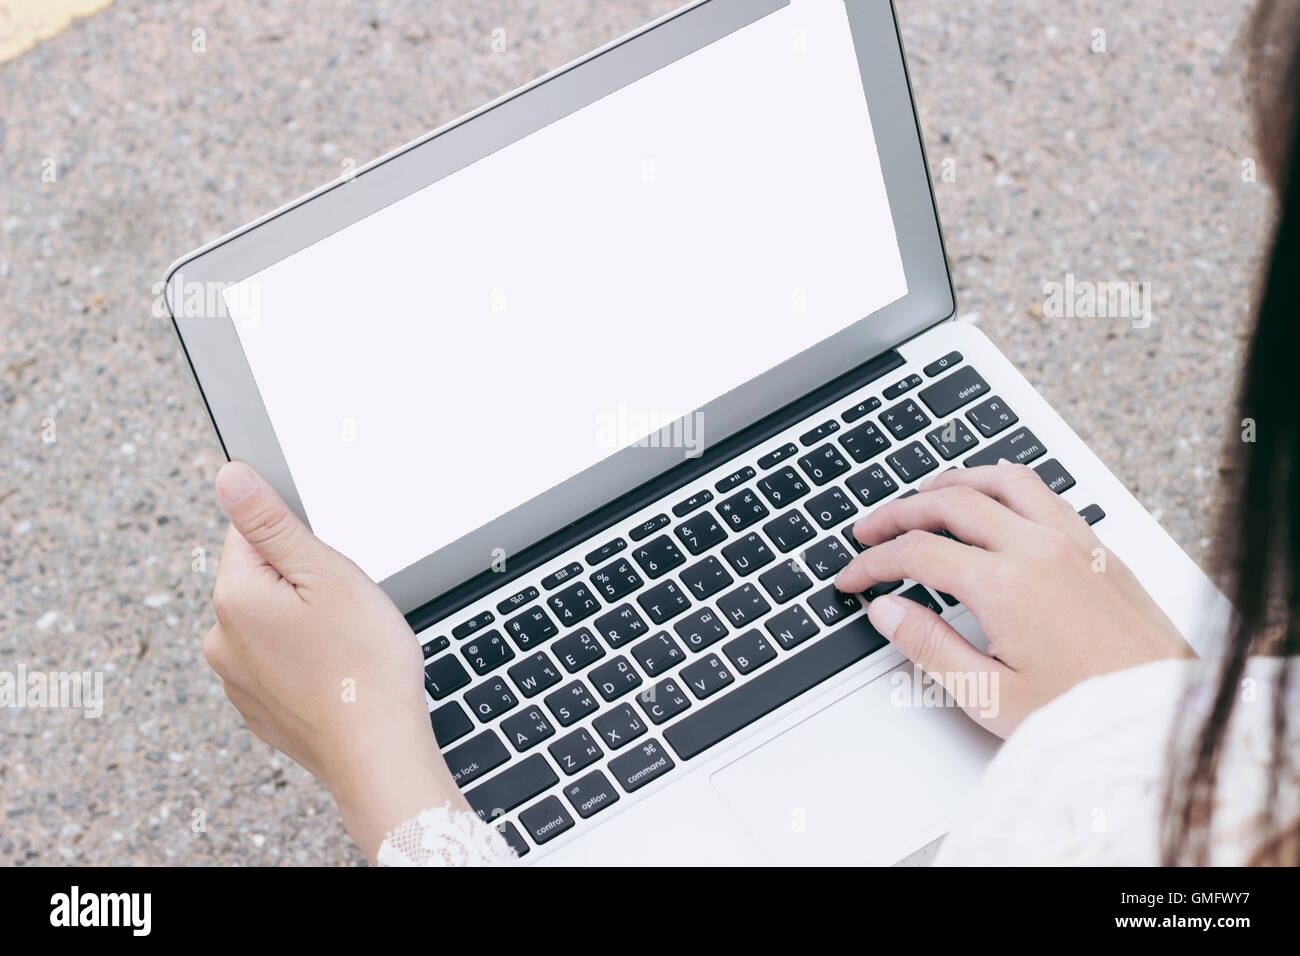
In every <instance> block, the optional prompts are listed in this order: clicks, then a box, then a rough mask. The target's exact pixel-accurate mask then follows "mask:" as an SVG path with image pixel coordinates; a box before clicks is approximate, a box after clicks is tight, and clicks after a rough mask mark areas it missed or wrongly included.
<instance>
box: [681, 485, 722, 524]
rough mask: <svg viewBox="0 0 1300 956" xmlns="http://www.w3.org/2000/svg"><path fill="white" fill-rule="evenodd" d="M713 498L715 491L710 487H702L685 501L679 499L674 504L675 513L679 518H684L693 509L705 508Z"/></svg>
mask: <svg viewBox="0 0 1300 956" xmlns="http://www.w3.org/2000/svg"><path fill="white" fill-rule="evenodd" d="M712 500H713V492H711V491H709V489H708V488H701V489H700V490H699V491H697V492H695V494H693V495H691V496H690V497H689V498H687V499H686V500H685V501H679V502H677V504H675V505H673V514H675V515H676V516H677V517H679V518H684V517H685V516H686V515H688V514H690V513H691V512H692V511H697V510H699V509H700V508H703V507H704V506H705V505H707V504H708V503H709V502H710V501H712Z"/></svg>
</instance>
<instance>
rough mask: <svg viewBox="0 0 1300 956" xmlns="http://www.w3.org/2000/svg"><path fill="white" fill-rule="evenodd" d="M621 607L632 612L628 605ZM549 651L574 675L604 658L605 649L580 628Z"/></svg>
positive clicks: (557, 642)
mask: <svg viewBox="0 0 1300 956" xmlns="http://www.w3.org/2000/svg"><path fill="white" fill-rule="evenodd" d="M623 606H624V607H626V608H627V609H628V610H629V611H631V610H632V606H631V605H630V604H625V605H623ZM632 613H633V614H635V613H636V612H635V611H632ZM608 616H609V615H606V616H605V617H608ZM600 620H602V621H603V620H605V618H604V617H602V618H601V619H600ZM597 623H599V622H597ZM551 650H552V651H553V652H554V653H555V656H556V657H558V658H559V659H560V663H561V664H563V665H564V669H565V670H566V671H568V672H569V673H570V674H576V673H577V672H578V671H580V670H582V669H583V668H584V667H586V666H587V665H588V664H594V663H595V662H596V661H598V660H600V659H601V658H602V657H604V656H605V648H603V647H601V646H600V641H598V640H596V635H594V634H592V633H591V631H589V630H587V629H586V628H585V627H580V628H578V629H577V630H576V631H574V632H573V633H572V634H569V635H568V636H566V637H562V638H560V639H559V640H558V641H556V642H555V646H554V647H552V648H551Z"/></svg>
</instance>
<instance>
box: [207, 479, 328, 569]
mask: <svg viewBox="0 0 1300 956" xmlns="http://www.w3.org/2000/svg"><path fill="white" fill-rule="evenodd" d="M217 495H218V497H220V499H221V507H222V508H224V509H225V511H226V514H227V515H229V516H230V523H231V524H232V525H234V527H235V530H236V531H238V532H239V536H240V537H241V538H243V539H244V541H245V542H247V543H248V545H249V546H251V547H252V548H253V550H254V551H255V552H256V553H257V554H258V555H259V556H260V557H261V558H262V560H264V561H265V562H266V563H267V564H269V565H270V566H271V567H273V568H275V570H276V571H278V572H279V573H280V574H281V576H283V577H285V578H288V579H289V580H290V581H293V579H294V577H295V575H300V574H302V573H305V572H307V571H310V570H311V569H313V568H314V567H316V566H317V565H319V564H320V562H321V560H322V555H323V552H324V545H323V544H321V542H320V541H319V540H317V538H316V537H315V535H313V534H312V533H311V531H309V530H308V528H307V526H306V525H304V524H303V523H302V522H301V521H299V520H298V516H297V515H295V514H294V513H293V512H292V511H290V510H289V506H288V505H286V504H285V503H284V501H283V500H282V499H281V498H280V496H279V495H277V494H276V493H275V490H274V489H272V488H271V486H270V485H268V484H267V483H266V482H265V481H264V480H263V479H262V477H261V476H260V475H259V474H258V473H257V472H255V471H254V470H253V469H252V468H250V467H249V466H248V465H246V464H244V463H243V462H242V461H232V462H228V463H227V464H226V465H225V466H223V467H222V469H221V471H219V472H217Z"/></svg>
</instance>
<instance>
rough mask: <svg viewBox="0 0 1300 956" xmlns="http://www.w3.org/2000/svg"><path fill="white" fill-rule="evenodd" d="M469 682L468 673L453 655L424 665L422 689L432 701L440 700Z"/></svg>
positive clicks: (444, 656) (446, 655)
mask: <svg viewBox="0 0 1300 956" xmlns="http://www.w3.org/2000/svg"><path fill="white" fill-rule="evenodd" d="M469 681H470V677H469V671H467V670H465V668H464V667H463V666H462V665H461V662H460V661H458V660H456V658H455V656H454V655H451V654H444V655H442V657H439V658H438V659H437V660H432V661H430V662H429V663H427V664H425V665H424V689H425V690H427V691H428V692H429V696H430V697H432V698H433V699H434V700H442V699H443V698H444V697H446V696H447V695H448V694H450V693H452V692H453V691H458V690H460V689H461V688H462V687H464V686H465V685H466V684H468V683H469Z"/></svg>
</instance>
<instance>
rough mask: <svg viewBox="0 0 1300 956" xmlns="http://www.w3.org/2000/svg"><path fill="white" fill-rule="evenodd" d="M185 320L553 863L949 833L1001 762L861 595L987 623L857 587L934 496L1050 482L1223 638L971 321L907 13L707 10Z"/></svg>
mask: <svg viewBox="0 0 1300 956" xmlns="http://www.w3.org/2000/svg"><path fill="white" fill-rule="evenodd" d="M166 302H167V306H168V308H169V310H170V312H171V316H172V318H173V322H174V325H175V328H176V331H177V333H178V335H179V336H180V340H181V344H182V347H183V350H184V353H185V355H186V357H187V359H188V362H189V364H190V366H191V368H192V370H193V373H194V376H195V379H196V381H197V384H198V386H199V389H200V391H201V393H202V396H203V399H204V401H205V402H206V405H207V408H208V411H209V413H210V417H211V420H212V423H213V425H214V427H215V429H216V433H217V437H218V439H219V441H220V442H221V445H222V448H223V450H224V451H225V453H226V454H227V455H228V456H229V457H232V458H240V459H244V460H246V461H248V462H250V463H251V464H252V465H254V466H255V467H256V468H257V469H258V470H259V471H260V472H261V473H262V474H263V475H264V476H266V477H267V479H268V480H269V481H270V482H271V483H272V485H273V486H274V487H275V488H276V489H277V490H278V491H279V492H280V494H281V495H283V497H284V499H285V500H286V501H287V502H288V503H289V504H290V506H291V507H292V508H293V509H294V510H295V511H296V512H297V513H298V514H299V515H300V516H301V517H302V518H303V519H304V520H305V521H307V522H308V523H309V524H310V526H311V527H312V528H313V530H314V531H315V532H316V533H317V534H318V535H319V536H320V537H321V538H322V539H323V540H325V541H326V542H327V543H329V544H331V545H332V546H334V547H335V548H337V549H338V550H340V551H342V552H343V553H344V554H346V555H348V556H349V557H351V558H352V559H353V560H355V561H356V562H357V563H358V564H359V565H360V566H361V568H362V569H363V570H365V571H366V572H367V573H368V574H369V575H370V576H371V577H373V578H374V579H375V580H376V581H378V582H379V583H380V584H381V586H382V587H383V589H384V591H385V592H386V593H387V594H388V595H389V596H390V597H391V598H392V600H393V601H394V602H395V603H396V604H397V606H398V607H399V608H400V609H401V610H402V612H403V613H404V614H405V615H406V617H407V620H408V621H409V622H410V624H411V627H412V629H413V630H414V632H415V634H416V635H417V637H418V640H419V641H420V642H421V644H422V646H423V649H424V657H425V661H426V664H425V685H426V690H427V694H428V707H429V713H430V720H431V722H432V725H433V729H434V731H435V735H436V738H437V740H438V743H439V745H440V747H441V748H442V751H443V753H444V755H445V757H446V759H447V762H448V764H449V766H450V767H451V770H452V773H453V774H454V776H455V778H456V779H457V781H458V783H459V785H460V786H461V788H462V790H463V791H464V792H465V794H466V797H467V799H468V800H469V803H470V804H471V806H473V807H474V809H475V810H476V811H477V812H478V813H479V815H480V816H481V817H482V818H483V819H484V820H487V821H490V822H491V823H492V824H493V825H494V826H496V827H498V828H499V829H500V831H501V832H502V833H503V834H504V835H505V837H506V838H507V839H508V840H509V841H510V843H511V844H512V845H513V846H514V847H515V848H516V849H517V851H518V852H519V854H520V855H521V857H522V859H523V861H524V862H526V863H533V862H538V863H551V864H623V865H627V864H651V865H654V864H679V865H680V864H719V863H721V864H737V865H745V864H763V863H776V864H821V863H839V864H843V863H864V864H872V863H874V864H889V863H894V862H896V861H899V860H901V859H903V858H905V857H907V856H909V855H910V854H913V853H914V852H915V851H917V850H918V849H919V848H923V847H925V846H926V845H927V844H929V843H931V842H932V841H934V840H935V839H936V838H938V837H940V836H941V835H942V834H943V833H944V832H945V831H946V829H947V828H948V827H949V826H950V825H951V822H952V820H953V818H954V815H955V814H956V813H957V812H958V811H959V810H960V808H961V806H962V803H963V800H964V799H965V797H966V795H967V794H968V793H969V792H970V790H971V789H972V787H973V786H974V785H975V783H976V781H977V780H978V778H979V776H980V774H981V772H982V771H983V769H984V767H985V766H986V764H987V763H988V761H989V759H990V757H991V756H992V755H993V754H994V752H995V751H996V748H997V745H998V741H997V740H996V739H994V738H993V737H991V736H990V735H988V734H987V733H985V732H984V731H983V730H981V729H979V728H978V727H976V726H975V725H974V724H973V723H972V722H971V721H969V720H968V719H967V718H966V717H965V716H964V715H963V714H962V713H961V711H960V710H958V709H957V708H956V707H954V706H943V704H944V703H945V701H944V700H943V699H942V695H934V694H926V693H924V690H925V688H924V687H923V685H924V681H923V680H922V678H921V676H920V675H918V674H917V673H916V672H915V671H914V670H913V668H912V667H911V665H910V664H909V663H908V662H906V661H905V660H904V659H903V658H902V656H901V655H900V654H899V653H898V652H897V651H895V650H894V649H893V648H892V647H891V646H890V644H889V643H888V642H887V641H886V640H885V639H883V638H882V637H881V636H880V635H879V634H878V633H877V632H876V631H875V630H874V629H873V628H872V627H871V625H870V623H869V622H868V620H867V617H866V613H865V610H864V608H865V601H866V600H868V599H869V598H870V597H871V596H873V595H874V594H876V593H882V592H893V593H898V594H902V595H904V596H905V597H908V598H910V599H912V600H915V601H918V602H920V603H923V604H926V605H928V606H930V607H931V608H933V609H934V610H935V611H937V612H939V613H940V614H942V615H943V617H944V618H945V619H946V620H947V621H949V622H950V623H951V624H952V625H953V626H954V627H955V628H956V629H957V630H958V631H960V632H961V633H962V634H963V635H965V636H966V637H967V638H969V639H970V640H971V641H972V642H974V643H975V644H977V645H980V646H983V644H984V639H983V637H982V635H981V634H980V630H979V626H978V624H977V622H976V621H975V620H974V618H973V617H972V616H971V615H970V614H969V613H967V611H966V610H965V608H964V607H962V606H961V605H960V604H958V603H956V601H955V599H954V598H952V597H951V596H949V595H944V594H940V593H937V592H935V591H934V590H932V589H930V588H928V587H926V586H925V584H924V583H917V582H913V581H899V582H887V583H882V584H880V585H878V586H877V588H875V589H873V592H869V593H868V594H867V595H861V596H859V595H846V594H841V593H839V592H837V591H836V590H835V588H834V586H833V584H832V581H833V578H834V575H835V573H836V572H837V571H838V570H839V569H840V568H841V567H843V566H844V564H846V563H847V562H848V561H849V560H850V559H851V557H852V556H853V554H854V553H855V551H856V549H857V548H858V547H859V546H858V545H857V544H856V542H855V540H854V538H853V536H852V532H851V529H852V526H853V524H854V522H855V521H857V520H859V519H860V518H862V517H863V516H864V515H865V514H867V513H869V512H870V511H871V509H873V508H876V507H879V506H880V504H881V503H883V502H886V501H889V500H892V499H894V498H897V497H899V496H901V495H906V494H911V493H914V489H915V488H916V486H917V483H918V481H919V480H920V479H921V478H922V477H923V476H924V475H927V474H934V473H937V472H938V471H940V470H942V469H946V468H951V467H967V466H971V465H976V464H980V463H990V462H996V461H997V460H999V459H1001V458H1006V459H1009V460H1011V461H1016V462H1023V463H1025V464H1028V465H1030V466H1031V467H1033V468H1034V469H1035V470H1036V471H1037V472H1038V474H1039V475H1040V476H1041V477H1042V478H1043V480H1044V481H1045V482H1046V483H1047V484H1048V485H1049V486H1050V487H1051V488H1052V489H1053V490H1054V491H1055V492H1057V493H1058V494H1060V495H1062V496H1064V498H1065V499H1066V500H1067V501H1068V502H1069V503H1070V504H1071V506H1072V507H1075V508H1076V509H1077V510H1078V512H1079V513H1080V515H1081V516H1082V517H1083V518H1084V519H1085V520H1087V521H1088V522H1090V523H1092V524H1093V525H1095V528H1096V531H1097V534H1098V535H1099V536H1100V537H1101V539H1102V540H1103V541H1104V542H1105V543H1106V545H1107V546H1108V547H1110V548H1111V549H1113V550H1114V552H1115V553H1117V554H1118V555H1119V556H1121V558H1122V559H1123V560H1124V561H1125V562H1127V563H1128V564H1129V566H1130V567H1131V568H1132V569H1133V570H1134V572H1135V573H1136V574H1137V575H1138V577H1139V579H1140V580H1141V581H1142V582H1143V584H1144V585H1145V586H1146V587H1147V588H1148V590H1149V591H1150V592H1151V594H1152V596H1153V597H1154V598H1155V599H1156V601H1157V602H1158V603H1159V605H1160V606H1161V608H1163V610H1164V611H1165V612H1166V613H1167V614H1168V615H1169V616H1170V618H1171V619H1172V620H1173V621H1174V622H1175V624H1177V625H1178V626H1179V628H1180V629H1181V630H1182V631H1183V633H1184V634H1186V635H1188V636H1189V637H1190V638H1192V639H1193V640H1194V641H1196V642H1200V638H1198V637H1196V636H1195V635H1197V634H1198V633H1199V632H1198V631H1197V629H1196V626H1197V625H1198V624H1200V623H1202V622H1204V621H1205V620H1206V619H1207V614H1208V613H1209V611H1207V608H1208V609H1210V610H1214V609H1215V608H1217V607H1218V606H1219V603H1221V600H1220V599H1218V598H1217V597H1216V594H1217V592H1215V591H1214V590H1213V588H1212V586H1211V585H1210V584H1209V582H1208V581H1207V580H1206V578H1205V577H1204V575H1203V574H1202V573H1201V571H1200V570H1199V569H1198V568H1197V567H1196V565H1195V564H1194V563H1193V562H1192V561H1191V560H1190V559H1189V558H1188V557H1187V556H1186V555H1185V554H1184V553H1183V552H1182V551H1181V550H1180V549H1179V548H1178V547H1177V545H1176V544H1175V543H1174V542H1173V541H1172V540H1171V539H1170V538H1169V536H1168V535H1166V534H1165V533H1164V532H1163V531H1162V530H1161V529H1160V527H1159V526H1158V525H1157V523H1156V522H1155V520H1154V519H1153V518H1152V517H1151V516H1150V515H1149V514H1147V512H1146V511H1144V510H1143V508H1142V507H1141V506H1140V505H1139V504H1138V502H1137V501H1136V500H1135V499H1134V498H1133V497H1132V495H1130V494H1129V493H1128V492H1127V491H1126V490H1125V488H1124V487H1123V486H1122V485H1121V483H1120V482H1119V481H1118V480H1117V479H1116V478H1115V477H1114V476H1113V475H1112V474H1111V473H1110V472H1109V471H1108V470H1107V469H1106V467H1105V466H1104V465H1103V464H1102V463H1101V462H1100V461H1099V460H1098V458H1097V457H1096V456H1095V455H1094V454H1093V453H1092V452H1091V451H1090V450H1089V449H1088V447H1087V446H1086V445H1085V444H1084V443H1083V442H1082V441H1081V440H1080V439H1079V438H1078V437H1077V436H1076V435H1075V434H1074V433H1073V432H1072V431H1071V430H1070V428H1069V427H1068V426H1067V425H1066V424H1065V422H1064V421H1063V420H1062V418H1061V417H1060V416H1059V415H1058V414H1057V413H1056V412H1055V411H1053V409H1052V408H1051V407H1049V406H1048V404H1047V403H1046V402H1045V401H1044V400H1043V399H1042V398H1041V397H1040V396H1039V395H1038V393H1037V392H1036V391H1035V390H1034V388H1033V387H1032V386H1031V385H1030V384H1029V383H1028V382H1027V381H1026V380H1025V378H1024V377H1023V376H1021V375H1020V374H1019V373H1018V372H1017V371H1016V369H1015V368H1014V367H1013V366H1012V365H1011V363H1010V362H1009V361H1008V360H1007V359H1006V358H1005V357H1003V355H1002V354H1001V353H1000V352H999V351H998V350H997V349H996V348H995V347H994V346H993V344H992V343H991V342H990V341H989V340H988V339H987V338H986V337H985V336H984V335H983V334H982V333H981V332H980V331H979V330H978V329H976V328H975V327H974V326H972V325H970V324H966V323H962V322H957V321H952V319H953V317H954V315H955V306H954V296H953V289H952V283H951V280H950V277H949V272H948V268H947V264H946V260H945V254H944V248H943V243H942V240H941V237H940V230H939V223H938V220H937V217H936V210H935V206H934V201H933V196H932V193H931V187H930V176H929V173H928V170H927V165H926V160H925V156H924V153H923V149H922V143H921V138H920V135H919V131H918V126H917V119H916V113H915V109H914V104H913V101H912V95H911V91H910V88H909V81H908V77H907V71H906V66H905V62H904V55H903V50H902V45H901V41H900V36H899V30H898V24H897V22H896V19H895V12H894V9H893V7H892V4H891V3H889V2H886V0H788V2H783V0H702V2H697V3H694V4H691V5H689V6H687V7H685V8H683V9H681V10H678V11H677V12H674V13H672V14H670V15H668V16H665V17H663V18H661V19H659V20H657V21H655V22H653V23H651V24H649V25H648V26H646V27H644V28H643V29H641V30H638V31H636V32H635V33H633V34H631V35H629V36H627V37H624V38H623V39H620V40H618V41H616V42H614V43H611V44H609V45H607V46H605V47H603V48H601V49H599V50H597V51H595V52H593V53H591V54H590V55H588V56H585V57H583V58H581V59H580V60H577V61H576V62H574V63H572V64H570V65H568V66H565V67H563V68H561V69H559V70H556V71H555V72H553V73H551V74H549V75H547V76H545V77H543V78H541V79H539V80H537V81H536V82H534V83H531V84H529V85H528V86H526V87H524V88H522V89H520V90H518V91H516V92H514V93H511V94H509V95H507V96H504V97H502V98H500V99H498V100H496V101H495V102H493V103H490V104H488V105H486V106H484V107H483V108H481V109H479V110H476V111H475V112H473V113H471V114H469V115H468V116H466V117H464V118H462V119H459V120H457V121H455V122H453V123H450V124H448V125H446V126H444V127H442V128H441V129H439V130H436V131H435V132H433V133H430V134H429V135H427V136H425V137H423V138H422V139H419V140H417V141H416V142H413V143H411V144H410V145H408V146H405V147H403V148H401V149H399V150H397V151H395V152H393V153H391V154H389V155H387V156H385V157H383V158H381V159H378V160H376V161H374V162H372V163H370V164H369V165H367V166H365V167H363V168H361V169H359V170H357V171H355V173H350V174H348V175H346V176H344V177H342V178H340V179H339V180H338V181H337V182H334V183H331V184H329V185H327V186H325V187H323V188H321V189H318V190H317V191H315V192H313V193H311V194H310V195H308V196H305V197H303V198H302V199H299V200H297V201H296V202H293V203H290V204H289V205H287V206H285V207H283V208H281V209H279V210H277V211H275V212H273V213H271V214H269V215H267V216H265V217H263V218H261V219H259V220H257V221H256V222H253V223H251V224H249V225H247V226H245V227H243V228H242V229H239V230H237V231H236V232H234V233H231V234H230V235H228V236H225V237H224V238H222V239H220V240H218V241H216V242H213V243H211V244H209V245H207V246H204V247H203V248H201V249H199V250H197V251H195V252H193V253H191V254H189V255H187V256H185V257H184V258H182V259H181V260H179V261H178V262H177V263H175V264H174V265H173V266H172V267H171V270H170V273H169V274H168V277H167V280H166ZM1024 587H1025V590H1026V593H1028V592H1030V591H1031V589H1032V582H1029V581H1026V582H1024ZM947 703H948V704H951V701H947Z"/></svg>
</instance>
